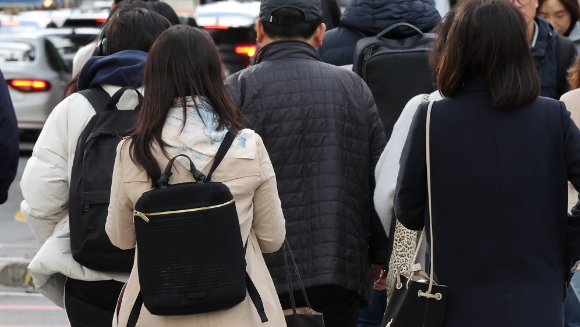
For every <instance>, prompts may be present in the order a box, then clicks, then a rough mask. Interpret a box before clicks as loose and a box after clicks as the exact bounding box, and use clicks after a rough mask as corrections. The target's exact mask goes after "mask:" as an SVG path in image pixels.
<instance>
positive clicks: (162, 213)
mask: <svg viewBox="0 0 580 327" xmlns="http://www.w3.org/2000/svg"><path fill="white" fill-rule="evenodd" d="M234 202H235V200H234V199H232V200H230V201H228V202H226V203H222V204H216V205H214V206H209V207H202V208H193V209H185V210H174V211H161V212H152V213H143V212H140V211H137V210H133V216H138V217H141V219H143V220H144V221H145V222H146V223H148V222H149V217H148V216H162V215H171V214H176V213H186V212H195V211H203V210H209V209H215V208H221V207H225V206H227V205H228V204H232V203H234Z"/></svg>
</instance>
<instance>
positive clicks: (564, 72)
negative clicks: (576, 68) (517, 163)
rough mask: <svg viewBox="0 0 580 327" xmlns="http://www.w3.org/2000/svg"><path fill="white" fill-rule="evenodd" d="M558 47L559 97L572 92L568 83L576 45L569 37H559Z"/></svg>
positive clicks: (557, 75)
mask: <svg viewBox="0 0 580 327" xmlns="http://www.w3.org/2000/svg"><path fill="white" fill-rule="evenodd" d="M557 44H558V46H557V47H556V69H557V74H556V77H557V79H558V81H557V84H556V85H557V92H558V97H561V96H562V95H564V93H566V92H568V91H569V90H570V85H567V84H568V83H567V82H568V81H567V78H568V68H570V63H571V62H573V61H574V44H573V43H572V41H570V39H568V38H567V37H564V36H561V35H558V43H557Z"/></svg>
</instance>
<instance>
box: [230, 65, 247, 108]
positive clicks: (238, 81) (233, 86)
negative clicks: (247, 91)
mask: <svg viewBox="0 0 580 327" xmlns="http://www.w3.org/2000/svg"><path fill="white" fill-rule="evenodd" d="M242 85H243V81H242V78H241V73H240V72H238V73H235V74H233V75H230V76H228V78H227V79H226V87H227V88H228V92H229V93H230V97H231V98H232V100H233V101H234V103H235V104H236V106H238V108H242V105H243V104H244V101H243V96H244V95H243V94H242V91H243V90H242Z"/></svg>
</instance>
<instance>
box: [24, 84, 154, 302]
mask: <svg viewBox="0 0 580 327" xmlns="http://www.w3.org/2000/svg"><path fill="white" fill-rule="evenodd" d="M103 89H104V90H105V91H107V92H108V93H109V94H110V95H111V96H112V95H113V94H115V92H116V91H118V90H119V89H120V87H118V86H112V85H103ZM140 91H141V92H142V91H143V90H142V89H140ZM137 103H138V98H137V95H136V94H135V92H125V94H124V95H123V96H122V97H121V100H120V101H119V103H118V105H117V107H118V109H120V110H127V109H133V108H134V107H135V106H136V105H137ZM94 115H95V110H94V109H93V107H92V106H91V104H90V103H89V101H88V100H87V99H86V98H85V97H84V96H82V95H80V94H73V95H71V96H69V97H68V98H66V99H65V100H63V101H62V102H61V103H60V104H59V105H58V106H57V107H56V108H54V110H53V111H52V113H51V114H50V116H49V117H48V120H47V121H46V124H45V126H44V128H43V129H42V132H41V133H40V137H39V138H38V141H37V142H36V145H35V146H34V151H33V152H32V157H31V158H30V159H29V160H28V163H27V164H26V168H25V170H24V175H23V176H22V181H21V182H20V187H21V188H22V194H23V195H24V201H22V204H21V205H20V210H21V211H22V214H23V215H24V217H25V218H26V221H27V222H28V225H29V226H30V228H31V229H32V232H33V233H34V235H35V236H36V238H37V239H38V241H39V242H40V243H42V244H43V245H42V248H41V249H40V251H38V253H37V254H36V256H35V257H34V259H32V262H31V263H30V265H29V266H28V269H29V270H30V273H31V275H32V278H33V280H34V285H35V286H36V289H37V290H38V291H39V292H41V293H42V294H43V295H44V296H46V297H47V298H48V299H50V300H51V301H53V302H54V303H55V304H57V305H58V306H61V307H64V282H65V281H66V277H71V278H74V279H79V280H86V281H99V280H111V279H114V280H117V281H120V282H126V281H127V279H128V278H129V275H128V274H123V273H103V272H97V271H94V270H90V269H88V268H86V267H83V266H81V265H80V264H79V263H77V262H76V261H75V260H74V259H73V257H72V253H71V246H70V233H69V224H68V201H69V188H70V185H69V181H70V178H71V171H72V166H73V159H74V155H75V150H76V146H77V141H78V139H79V137H80V135H81V133H82V131H83V130H84V128H85V126H86V125H87V124H88V122H89V120H90V119H91V117H93V116H94Z"/></svg>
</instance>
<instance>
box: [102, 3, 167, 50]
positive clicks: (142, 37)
mask: <svg viewBox="0 0 580 327" xmlns="http://www.w3.org/2000/svg"><path fill="white" fill-rule="evenodd" d="M168 27H169V26H168V24H167V21H166V20H165V19H164V18H163V16H161V15H159V14H157V13H155V12H152V11H149V10H147V9H143V8H121V9H119V10H117V11H116V12H115V14H114V15H113V16H112V17H111V18H110V19H109V22H108V23H107V30H106V32H105V37H106V38H107V47H108V52H109V53H110V54H114V53H117V52H120V51H123V50H140V51H144V52H149V49H150V48H151V46H152V45H153V43H155V40H156V39H157V37H158V36H159V35H160V34H161V33H163V31H165V30H166V29H167V28H168Z"/></svg>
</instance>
